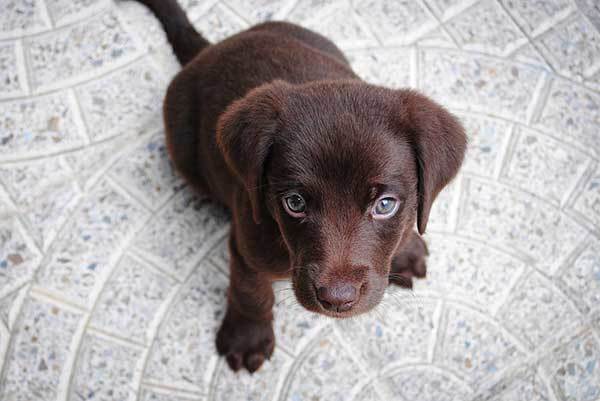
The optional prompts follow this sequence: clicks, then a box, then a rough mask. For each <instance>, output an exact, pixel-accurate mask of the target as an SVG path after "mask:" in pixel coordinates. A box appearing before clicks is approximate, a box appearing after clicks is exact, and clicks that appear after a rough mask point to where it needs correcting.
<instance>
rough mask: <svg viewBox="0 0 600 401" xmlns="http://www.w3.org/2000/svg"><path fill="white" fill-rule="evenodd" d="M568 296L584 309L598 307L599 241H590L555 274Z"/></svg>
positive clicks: (599, 298) (599, 294) (599, 300)
mask: <svg viewBox="0 0 600 401" xmlns="http://www.w3.org/2000/svg"><path fill="white" fill-rule="evenodd" d="M557 279H558V280H559V282H561V283H562V284H563V285H564V287H565V288H566V291H567V293H568V294H569V296H570V297H571V298H572V299H574V300H575V301H577V303H578V304H579V306H580V307H581V308H582V309H583V310H585V311H589V310H593V309H597V308H600V241H597V240H595V241H592V242H591V243H589V244H588V245H587V246H586V247H585V248H584V249H583V250H582V251H581V253H579V254H578V255H577V258H576V259H575V261H574V262H573V263H569V264H568V265H566V266H565V267H564V268H563V269H561V271H560V272H558V274H557Z"/></svg>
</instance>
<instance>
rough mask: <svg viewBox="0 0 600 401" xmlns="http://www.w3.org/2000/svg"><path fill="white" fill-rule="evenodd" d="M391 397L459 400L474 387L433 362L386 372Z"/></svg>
mask: <svg viewBox="0 0 600 401" xmlns="http://www.w3.org/2000/svg"><path fill="white" fill-rule="evenodd" d="M387 376H388V377H386V378H385V380H383V382H384V383H385V384H386V385H387V387H388V389H390V392H391V394H390V395H389V398H388V399H392V400H407V401H408V400H419V401H460V400H467V399H469V398H470V397H471V396H472V390H471V389H470V388H469V386H468V385H467V384H466V383H465V382H464V381H462V380H460V379H459V378H457V377H456V375H454V374H453V373H452V372H449V371H446V370H444V369H440V368H438V367H434V366H431V365H426V364H423V365H408V366H406V367H402V368H400V369H396V370H394V371H392V372H390V373H388V374H387Z"/></svg>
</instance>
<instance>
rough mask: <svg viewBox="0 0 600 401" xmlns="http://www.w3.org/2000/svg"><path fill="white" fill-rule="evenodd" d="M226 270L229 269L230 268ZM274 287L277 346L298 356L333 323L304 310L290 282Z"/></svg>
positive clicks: (279, 283) (274, 327)
mask: <svg viewBox="0 0 600 401" xmlns="http://www.w3.org/2000/svg"><path fill="white" fill-rule="evenodd" d="M226 268H227V269H229V266H227V267H226ZM227 271H228V270H227ZM273 287H274V289H273V291H274V293H275V307H274V310H273V316H274V323H273V330H274V331H275V338H276V344H277V345H278V346H279V347H281V348H283V349H285V350H286V351H287V352H289V353H291V354H294V355H298V354H300V352H302V350H303V349H304V347H305V346H306V344H307V343H308V342H310V341H311V340H313V339H314V338H315V337H316V336H318V334H319V332H320V331H321V330H322V329H323V328H324V327H325V326H327V325H330V324H332V322H331V321H330V320H328V319H325V318H323V317H322V316H319V315H317V314H315V313H312V312H309V311H307V310H305V309H304V308H302V307H301V306H300V305H299V304H298V302H297V301H296V299H295V297H294V295H293V290H292V284H291V282H290V281H281V282H278V283H276V284H275V285H274V286H273Z"/></svg>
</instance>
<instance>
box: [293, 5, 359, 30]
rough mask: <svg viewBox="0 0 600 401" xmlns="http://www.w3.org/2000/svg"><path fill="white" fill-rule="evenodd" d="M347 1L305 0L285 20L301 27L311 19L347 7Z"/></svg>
mask: <svg viewBox="0 0 600 401" xmlns="http://www.w3.org/2000/svg"><path fill="white" fill-rule="evenodd" d="M350 5H351V4H350V3H349V2H348V1H347V0H306V1H299V2H297V3H296V5H295V6H294V7H293V8H292V10H291V11H290V12H289V13H288V14H287V16H286V19H287V20H289V21H292V22H295V23H297V24H300V25H303V23H305V22H306V21H308V20H309V19H311V18H317V17H319V16H321V15H325V14H330V13H332V12H334V11H335V10H337V9H339V8H340V7H349V6H350Z"/></svg>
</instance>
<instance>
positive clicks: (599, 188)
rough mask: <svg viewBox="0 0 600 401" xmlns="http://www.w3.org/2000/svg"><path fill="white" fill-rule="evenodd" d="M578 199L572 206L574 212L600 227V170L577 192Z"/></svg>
mask: <svg viewBox="0 0 600 401" xmlns="http://www.w3.org/2000/svg"><path fill="white" fill-rule="evenodd" d="M575 196H576V198H575V201H574V203H573V205H572V206H571V207H572V208H573V210H575V211H576V212H578V213H579V214H581V215H582V216H584V218H585V219H586V220H588V221H590V222H592V223H594V224H595V225H596V226H600V168H599V167H596V169H595V170H593V171H592V174H591V175H590V176H589V177H587V179H586V180H585V181H584V183H583V187H582V188H581V189H580V190H579V191H577V192H576V195H575Z"/></svg>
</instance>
